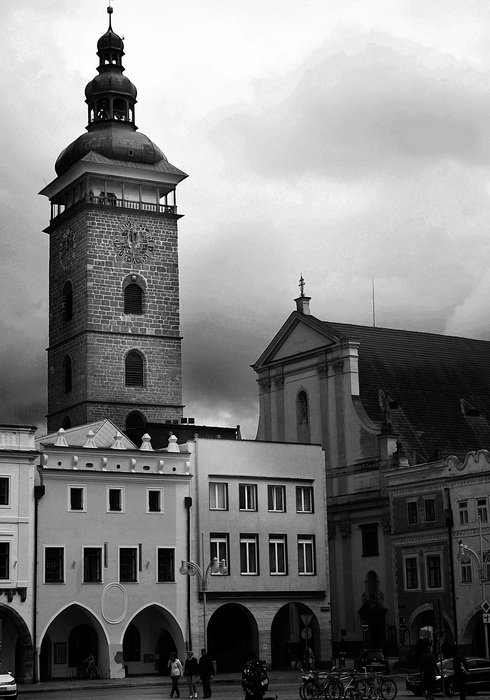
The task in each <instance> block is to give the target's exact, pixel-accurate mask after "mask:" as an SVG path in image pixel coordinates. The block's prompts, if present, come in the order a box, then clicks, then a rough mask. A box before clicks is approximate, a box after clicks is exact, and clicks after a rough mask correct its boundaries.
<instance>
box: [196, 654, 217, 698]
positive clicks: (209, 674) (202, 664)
mask: <svg viewBox="0 0 490 700" xmlns="http://www.w3.org/2000/svg"><path fill="white" fill-rule="evenodd" d="M199 675H200V677H201V682H202V696H203V698H210V697H211V679H212V678H214V675H215V671H214V664H213V662H212V661H211V657H210V656H209V654H208V652H207V651H206V649H201V657H200V659H199Z"/></svg>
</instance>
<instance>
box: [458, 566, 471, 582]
mask: <svg viewBox="0 0 490 700" xmlns="http://www.w3.org/2000/svg"><path fill="white" fill-rule="evenodd" d="M472 582H473V572H472V569H471V562H468V563H464V564H461V583H472Z"/></svg>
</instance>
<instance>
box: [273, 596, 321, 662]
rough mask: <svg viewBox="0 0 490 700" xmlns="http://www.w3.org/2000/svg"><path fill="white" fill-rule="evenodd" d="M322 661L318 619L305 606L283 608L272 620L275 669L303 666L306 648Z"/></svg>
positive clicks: (286, 606)
mask: <svg viewBox="0 0 490 700" xmlns="http://www.w3.org/2000/svg"><path fill="white" fill-rule="evenodd" d="M307 646H308V647H310V649H312V650H313V653H314V655H315V658H317V659H319V658H320V652H321V649H320V627H319V624H318V620H317V618H316V616H315V615H314V614H313V612H312V611H311V609H310V608H309V607H308V606H306V605H304V604H303V603H288V604H287V605H284V606H283V607H282V608H281V609H280V610H278V612H277V613H276V615H275V616H274V620H273V621H272V627H271V653H272V667H273V668H290V667H291V666H294V667H298V668H299V667H300V666H301V664H302V661H303V656H304V654H305V649H306V647H307Z"/></svg>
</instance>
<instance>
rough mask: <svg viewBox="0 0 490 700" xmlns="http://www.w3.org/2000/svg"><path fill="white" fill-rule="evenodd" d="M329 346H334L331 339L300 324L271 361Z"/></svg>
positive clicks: (272, 356)
mask: <svg viewBox="0 0 490 700" xmlns="http://www.w3.org/2000/svg"><path fill="white" fill-rule="evenodd" d="M328 345H333V341H332V340H331V339H330V338H326V337H325V336H324V335H322V334H321V333H318V332H317V331H316V330H314V329H313V328H310V327H309V326H306V325H305V324H304V323H298V324H297V325H296V326H295V327H294V328H293V330H292V331H291V332H290V334H289V335H288V336H287V337H286V338H285V339H284V340H283V342H282V344H281V345H280V346H279V347H278V348H277V350H276V352H274V354H273V355H271V357H270V360H271V361H274V360H282V359H284V358H286V357H291V356H292V355H298V354H300V353H305V352H310V351H311V350H317V349H319V348H324V347H326V346H328Z"/></svg>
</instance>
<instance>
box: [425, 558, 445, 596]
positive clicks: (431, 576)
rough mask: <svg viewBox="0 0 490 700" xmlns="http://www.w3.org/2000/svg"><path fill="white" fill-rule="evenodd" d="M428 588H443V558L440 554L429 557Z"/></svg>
mask: <svg viewBox="0 0 490 700" xmlns="http://www.w3.org/2000/svg"><path fill="white" fill-rule="evenodd" d="M427 587H428V588H441V587H442V576H441V557H440V556H439V555H438V554H436V555H430V556H428V557H427Z"/></svg>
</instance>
